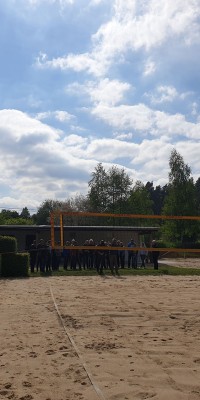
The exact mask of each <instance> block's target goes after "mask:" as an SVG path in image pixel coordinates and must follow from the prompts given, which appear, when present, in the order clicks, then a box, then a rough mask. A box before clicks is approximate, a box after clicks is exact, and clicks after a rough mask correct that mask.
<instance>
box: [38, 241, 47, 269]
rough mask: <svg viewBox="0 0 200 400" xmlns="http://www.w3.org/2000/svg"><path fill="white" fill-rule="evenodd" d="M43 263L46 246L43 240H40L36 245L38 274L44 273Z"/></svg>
mask: <svg viewBox="0 0 200 400" xmlns="http://www.w3.org/2000/svg"><path fill="white" fill-rule="evenodd" d="M45 263H46V245H45V242H44V240H43V239H40V241H39V243H38V245H37V265H36V267H37V271H38V269H40V272H44V271H45Z"/></svg>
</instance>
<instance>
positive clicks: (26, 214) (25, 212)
mask: <svg viewBox="0 0 200 400" xmlns="http://www.w3.org/2000/svg"><path fill="white" fill-rule="evenodd" d="M30 217H31V215H30V212H29V210H28V208H27V207H24V208H23V209H22V212H21V214H20V218H25V219H29V218H30Z"/></svg>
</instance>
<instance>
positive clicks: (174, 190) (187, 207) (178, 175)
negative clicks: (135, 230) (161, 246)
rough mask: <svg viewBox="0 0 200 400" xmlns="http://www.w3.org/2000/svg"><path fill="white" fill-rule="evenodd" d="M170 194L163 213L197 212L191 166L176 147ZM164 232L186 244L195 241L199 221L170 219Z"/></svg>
mask: <svg viewBox="0 0 200 400" xmlns="http://www.w3.org/2000/svg"><path fill="white" fill-rule="evenodd" d="M169 167H170V172H169V185H168V194H167V197H166V199H165V204H164V207H163V214H165V215H174V216H176V215H177V216H190V215H191V216H192V215H195V214H196V209H197V197H196V190H195V185H194V182H193V178H192V177H191V169H190V167H189V166H188V165H187V164H185V163H184V160H183V157H182V156H181V155H180V154H179V153H178V152H177V151H176V150H175V149H174V150H172V152H171V155H170V159H169ZM163 233H164V234H165V236H166V238H167V239H168V240H170V241H172V242H175V243H180V245H185V244H186V243H187V244H188V242H194V241H195V240H196V239H197V235H198V223H197V222H196V221H192V220H190V221H186V220H168V221H166V222H165V223H164V225H163Z"/></svg>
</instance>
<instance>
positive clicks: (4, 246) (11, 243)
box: [0, 236, 17, 254]
mask: <svg viewBox="0 0 200 400" xmlns="http://www.w3.org/2000/svg"><path fill="white" fill-rule="evenodd" d="M16 252H17V240H16V238H15V237H12V236H0V254H2V253H16Z"/></svg>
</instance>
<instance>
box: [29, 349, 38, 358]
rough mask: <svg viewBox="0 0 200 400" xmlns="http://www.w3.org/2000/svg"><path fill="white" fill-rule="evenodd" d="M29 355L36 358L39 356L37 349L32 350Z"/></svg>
mask: <svg viewBox="0 0 200 400" xmlns="http://www.w3.org/2000/svg"><path fill="white" fill-rule="evenodd" d="M29 356H30V357H32V358H36V357H37V353H35V351H31V352H30V353H29Z"/></svg>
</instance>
